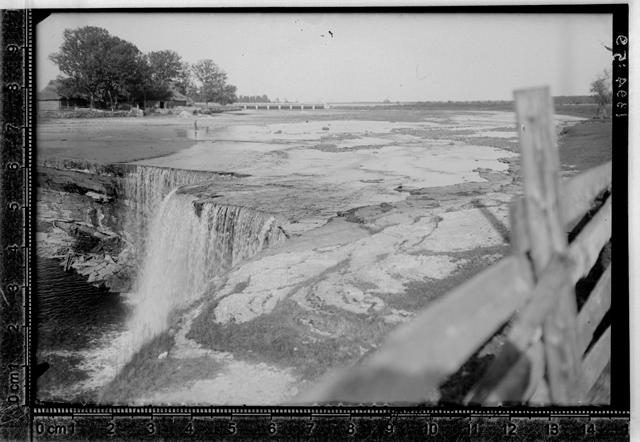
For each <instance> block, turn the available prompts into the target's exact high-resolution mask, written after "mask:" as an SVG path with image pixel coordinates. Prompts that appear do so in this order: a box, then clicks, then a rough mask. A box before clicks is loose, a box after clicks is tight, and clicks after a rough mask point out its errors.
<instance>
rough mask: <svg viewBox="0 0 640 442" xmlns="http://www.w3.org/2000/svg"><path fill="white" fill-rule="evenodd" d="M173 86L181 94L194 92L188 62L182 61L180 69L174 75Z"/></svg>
mask: <svg viewBox="0 0 640 442" xmlns="http://www.w3.org/2000/svg"><path fill="white" fill-rule="evenodd" d="M174 84H175V87H176V88H177V89H178V90H179V91H180V92H181V93H183V94H185V95H189V94H192V93H193V92H194V89H195V85H194V84H193V75H192V74H191V66H190V65H189V63H186V62H183V63H182V64H181V65H180V70H179V71H178V74H177V75H176V79H175V83H174Z"/></svg>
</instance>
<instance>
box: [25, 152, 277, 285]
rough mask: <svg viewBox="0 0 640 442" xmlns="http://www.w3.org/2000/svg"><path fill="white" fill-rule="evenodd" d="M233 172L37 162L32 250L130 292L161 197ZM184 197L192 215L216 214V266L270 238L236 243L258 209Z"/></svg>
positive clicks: (227, 177) (248, 252)
mask: <svg viewBox="0 0 640 442" xmlns="http://www.w3.org/2000/svg"><path fill="white" fill-rule="evenodd" d="M238 178H240V177H238V176H236V175H235V174H233V173H226V172H202V171H186V170H179V169H172V168H159V167H151V166H136V165H128V164H107V165H100V164H94V163H88V162H78V161H66V160H65V161H57V162H55V163H52V162H47V163H43V164H41V165H40V166H39V167H38V180H37V184H38V188H37V213H38V223H37V226H36V232H37V235H36V239H37V252H38V254H39V255H40V256H44V257H51V258H57V259H59V260H60V262H61V265H63V266H65V268H66V269H74V270H75V271H77V272H78V273H80V274H82V275H84V276H86V277H87V278H88V281H89V282H90V283H93V284H95V285H105V286H107V287H108V288H110V289H111V290H113V291H130V290H132V289H133V288H134V287H133V285H134V282H135V280H134V278H135V275H136V274H137V273H139V271H140V269H141V266H142V265H143V260H144V256H145V249H146V242H147V241H148V239H149V238H148V234H149V225H150V222H151V219H152V217H153V215H154V213H155V211H156V210H158V209H159V207H160V205H161V203H162V201H163V199H164V198H165V197H166V196H167V195H168V194H169V193H170V192H171V191H172V190H174V189H176V188H178V187H180V186H184V185H190V184H196V183H211V182H212V181H216V182H218V183H226V184H227V185H228V184H229V182H233V181H234V180H237V179H238ZM223 187H224V186H223ZM192 200H193V198H192ZM189 204H190V210H191V212H193V214H194V216H196V217H201V216H204V217H205V218H206V217H210V214H211V213H216V219H218V220H219V221H218V222H222V223H223V224H224V225H223V227H222V229H226V230H225V231H224V235H223V237H224V238H225V239H224V240H223V239H220V240H219V242H220V244H218V245H219V246H220V250H219V252H218V253H220V254H221V255H222V256H223V257H224V256H226V255H229V259H228V262H227V261H225V260H221V261H220V264H221V265H222V266H223V267H224V268H228V265H227V264H231V263H232V262H237V261H238V260H239V259H244V258H246V257H248V256H251V254H253V253H255V252H256V250H259V249H260V248H262V247H263V246H266V245H268V244H269V242H270V241H271V242H273V241H275V239H274V238H275V236H273V235H271V236H270V237H269V238H267V239H264V243H261V244H259V245H257V246H248V245H246V244H244V245H242V246H240V245H239V242H238V240H237V238H240V237H242V236H243V235H245V234H246V233H247V232H245V230H247V227H246V224H247V220H248V219H251V220H254V221H255V220H258V219H262V218H264V217H265V216H267V215H268V214H267V213H266V212H263V211H260V210H257V211H252V210H251V209H250V208H247V207H242V206H238V205H224V204H220V203H217V202H214V201H213V200H210V201H198V202H197V203H196V201H195V200H193V201H191V202H190V203H189ZM203 214H204V215H203ZM261 217H262V218H261ZM272 219H273V225H274V227H273V229H274V232H278V238H279V237H280V236H282V237H284V235H285V234H284V230H282V227H280V224H279V223H278V222H276V221H275V220H276V219H275V218H273V217H272ZM236 220H238V221H239V223H238V224H237V225H236ZM176 228H179V226H176ZM243 229H244V230H243ZM221 238H222V236H221ZM230 238H236V240H235V241H236V242H234V241H233V240H230ZM203 240H204V239H203ZM224 241H227V242H226V243H224V244H223V242H224ZM203 276H204V275H203Z"/></svg>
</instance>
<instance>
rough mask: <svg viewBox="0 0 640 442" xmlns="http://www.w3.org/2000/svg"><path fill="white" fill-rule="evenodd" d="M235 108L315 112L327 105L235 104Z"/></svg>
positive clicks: (326, 107) (325, 107) (327, 106)
mask: <svg viewBox="0 0 640 442" xmlns="http://www.w3.org/2000/svg"><path fill="white" fill-rule="evenodd" d="M235 105H236V106H241V107H242V108H243V109H245V110H246V109H255V110H259V109H266V110H294V109H299V110H315V109H328V108H329V105H328V104H326V103H235Z"/></svg>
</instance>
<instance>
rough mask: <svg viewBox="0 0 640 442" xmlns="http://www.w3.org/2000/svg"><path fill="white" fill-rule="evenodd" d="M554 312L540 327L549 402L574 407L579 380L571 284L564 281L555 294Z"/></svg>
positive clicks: (574, 311) (578, 391) (573, 293)
mask: <svg viewBox="0 0 640 442" xmlns="http://www.w3.org/2000/svg"><path fill="white" fill-rule="evenodd" d="M554 296H555V298H556V302H555V308H554V309H553V310H552V312H551V314H550V315H548V316H547V318H546V319H545V320H544V323H543V341H544V349H545V356H546V360H547V373H546V374H547V381H548V382H549V393H550V395H551V402H552V403H553V404H555V405H570V404H575V403H576V402H577V400H578V399H579V397H580V396H579V394H580V393H582V392H583V389H582V388H580V386H581V380H582V376H581V373H580V356H581V353H579V352H578V348H577V345H576V343H577V339H576V315H577V311H576V310H577V306H576V296H575V291H574V287H573V284H569V281H568V280H566V279H565V280H564V284H562V285H561V286H560V287H558V288H557V291H556V293H555V294H554Z"/></svg>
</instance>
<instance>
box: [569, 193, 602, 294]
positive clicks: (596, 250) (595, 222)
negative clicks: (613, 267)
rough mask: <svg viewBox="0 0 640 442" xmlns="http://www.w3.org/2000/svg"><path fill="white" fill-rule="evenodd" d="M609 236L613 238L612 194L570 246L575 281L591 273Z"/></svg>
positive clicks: (572, 275)
mask: <svg viewBox="0 0 640 442" xmlns="http://www.w3.org/2000/svg"><path fill="white" fill-rule="evenodd" d="M609 238H611V196H609V197H608V198H607V201H606V202H605V203H604V205H603V206H602V207H601V208H600V210H598V213H596V214H595V216H594V217H593V218H592V219H591V220H590V221H589V223H588V224H587V225H586V226H585V227H584V228H583V229H582V231H581V232H580V233H579V234H578V236H577V237H576V238H575V239H574V240H573V242H572V243H571V245H570V246H569V252H568V255H569V257H570V259H571V260H572V261H573V265H572V267H571V274H570V276H571V280H572V281H573V282H574V283H575V282H577V281H578V280H579V279H580V278H582V277H584V276H586V275H587V274H588V273H589V270H590V269H591V267H593V264H594V263H595V262H596V259H598V255H599V254H600V250H602V247H604V245H605V244H606V243H607V241H609Z"/></svg>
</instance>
